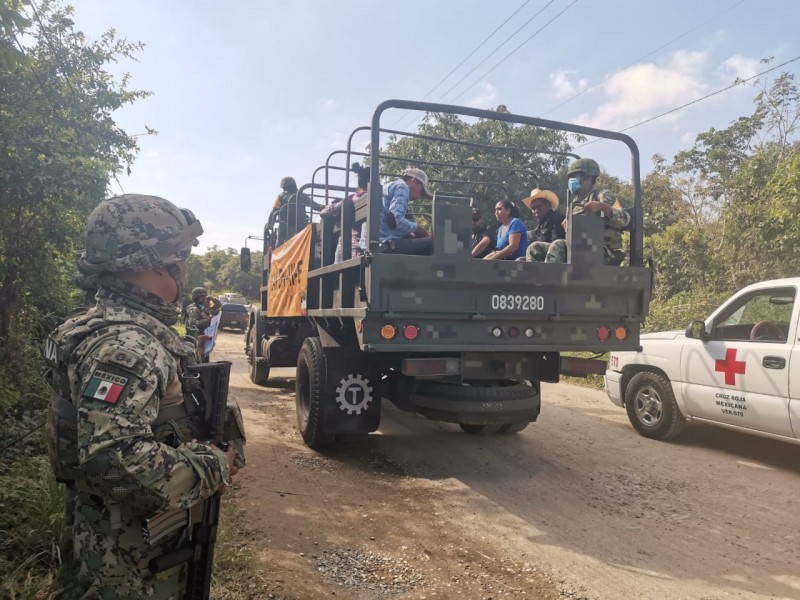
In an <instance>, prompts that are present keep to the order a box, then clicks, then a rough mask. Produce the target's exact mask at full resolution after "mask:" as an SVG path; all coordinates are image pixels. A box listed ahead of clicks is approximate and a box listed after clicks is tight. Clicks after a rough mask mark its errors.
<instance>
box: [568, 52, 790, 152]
mask: <svg viewBox="0 0 800 600" xmlns="http://www.w3.org/2000/svg"><path fill="white" fill-rule="evenodd" d="M796 60H800V56H795V57H794V58H791V59H789V60H787V61H786V62H783V63H781V64H779V65H775V66H774V67H771V68H769V69H767V70H766V71H761V73H757V74H756V75H753V76H751V77H748V78H747V79H739V78H737V79H736V81H734V82H733V83H732V84H731V85H729V86H727V87H724V88H722V89H719V90H717V91H715V92H711V93H710V94H706V95H705V96H703V97H702V98H697V99H696V100H692V101H691V102H687V103H686V104H681V105H680V106H676V107H675V108H673V109H670V110H668V111H666V112H663V113H661V114H660V115H656V116H654V117H650V118H648V119H645V120H644V121H639V122H638V123H634V124H633V125H629V126H628V127H626V128H625V129H620V130H619V131H620V133H622V132H623V131H629V130H631V129H633V128H634V127H639V125H644V124H645V123H650V122H651V121H655V120H656V119H660V118H661V117H665V116H667V115H669V114H672V113H674V112H677V111H679V110H681V109H683V108H686V107H687V106H691V105H692V104H697V103H698V102H702V101H703V100H707V99H708V98H711V97H712V96H716V95H717V94H721V93H722V92H726V91H728V90H729V89H731V88H734V87H736V86H737V85H742V84H743V83H747V82H748V81H751V80H752V79H755V78H757V77H761V76H762V75H765V74H767V73H769V72H770V71H774V70H775V69H780V68H781V67H785V66H786V65H788V64H791V63H793V62H794V61H796ZM601 139H603V138H595V139H593V140H592V141H591V142H586V143H585V144H581V145H580V146H575V148H573V150H577V149H578V148H583V147H584V146H588V145H589V144H594V143H595V142H598V141H600V140H601Z"/></svg>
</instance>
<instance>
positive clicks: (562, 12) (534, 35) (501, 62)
mask: <svg viewBox="0 0 800 600" xmlns="http://www.w3.org/2000/svg"><path fill="white" fill-rule="evenodd" d="M577 1H578V0H572V2H570V3H569V4H568V5H567V6H566V7H565V8H563V9H562V10H561V11H560V12H559V13H557V14H556V15H555V16H554V17H553V18H552V19H550V20H549V21H548V22H547V23H545V24H544V25H542V26H541V27H540V28H539V29H537V30H536V31H534V32H533V34H532V35H531V36H530V37H529V38H528V39H526V40H525V41H524V42H522V43H521V44H520V45H519V46H517V47H516V48H514V49H513V50H512V51H511V52H509V53H508V54H506V55H505V56H504V57H503V58H502V59H500V62H498V63H497V64H495V65H494V66H493V67H492V68H491V69H489V70H488V71H486V72H485V73H484V74H483V75H481V76H480V77H478V78H477V79H476V80H475V81H473V82H472V83H471V84H470V85H469V86H467V87H466V88H465V89H464V90H463V91H462V92H461V93H460V94H459V95H458V96H456V97H455V98H454V100H458V99H459V98H461V96H463V95H464V94H466V93H467V92H468V91H469V90H471V89H472V88H473V87H475V86H476V85H477V84H478V82H479V81H481V80H482V79H483V78H484V77H486V76H487V75H488V74H489V73H491V72H492V71H494V70H495V69H496V68H497V67H499V66H500V65H502V64H503V63H504V62H505V61H506V60H508V59H509V58H510V57H511V56H512V55H513V54H515V53H516V52H517V51H518V50H519V49H520V48H522V47H523V46H524V45H525V44H527V43H528V42H530V41H531V40H532V39H533V38H535V37H536V36H537V35H539V33H541V32H542V31H543V30H544V29H545V28H546V27H547V26H548V25H550V23H552V22H553V21H555V20H556V19H558V17H560V16H561V15H563V14H564V13H565V12H567V11H568V10H569V9H570V8H572V5H573V4H575V3H576V2H577ZM550 4H552V2H550V3H549V4H548V6H549V5H550ZM542 10H544V9H542ZM539 12H541V11H539ZM537 14H539V13H537ZM509 39H511V38H509ZM481 64H483V63H481ZM479 66H480V65H479ZM473 71H474V69H473ZM471 72H472V71H470V73H471ZM468 74H469V73H468ZM463 80H464V78H462V79H461V81H463ZM461 81H459V83H461ZM456 85H458V84H456ZM453 87H455V86H453ZM450 89H451V90H452V89H453V88H450ZM448 91H449V90H448Z"/></svg>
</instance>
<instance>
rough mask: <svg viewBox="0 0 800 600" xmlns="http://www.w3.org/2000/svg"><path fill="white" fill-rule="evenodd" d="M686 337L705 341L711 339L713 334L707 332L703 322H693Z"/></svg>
mask: <svg viewBox="0 0 800 600" xmlns="http://www.w3.org/2000/svg"><path fill="white" fill-rule="evenodd" d="M686 337H687V338H692V339H695V340H703V341H705V340H708V339H711V334H710V333H708V331H706V324H705V323H704V322H703V321H692V322H691V323H689V326H688V327H687V328H686Z"/></svg>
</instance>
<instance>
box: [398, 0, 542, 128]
mask: <svg viewBox="0 0 800 600" xmlns="http://www.w3.org/2000/svg"><path fill="white" fill-rule="evenodd" d="M530 1H531V0H525V2H523V3H522V4H520V5H519V8H517V10H515V11H514V12H513V13H511V14H510V15H509V16H508V18H507V19H506V20H505V21H503V22H502V23H500V25H499V26H497V27H496V28H495V30H494V31H493V32H492V33H490V34H489V35H488V36H486V37H485V38H484V40H483V41H482V42H481V43H480V44H478V45H477V46H476V47H475V49H474V50H473V51H472V52H470V53H469V54H468V55H467V57H466V58H465V59H464V60H462V61H461V62H460V63H458V64H457V65H456V66H455V67H454V68H453V69H452V70H451V71H450V72H449V73H448V74H447V75H445V76H444V77H442V78H441V79H440V80H439V82H438V83H437V84H436V85H435V86H433V87H432V88H431V89H430V91H429V92H428V93H427V94H425V95H424V96H423V98H422V99H423V100H425V99H427V98H428V97H429V96H430V95H431V94H432V93H433V92H435V91H436V88H438V87H439V86H440V85H442V84H443V83H444V82H445V81H447V79H448V78H449V77H450V76H451V75H452V74H453V73H455V72H456V71H457V70H458V69H460V68H461V66H462V65H463V64H464V63H465V62H467V61H468V60H469V59H470V58H472V56H473V55H474V54H475V53H476V52H477V51H478V50H480V49H481V48H482V47H483V46H484V45H485V44H486V42H488V41H489V40H490V39H492V37H494V34H495V33H497V32H498V31H500V30H501V29H502V28H503V27H505V24H506V23H508V22H509V21H510V20H511V19H512V18H513V17H514V16H515V15H516V14H517V13H518V12H519V11H521V10H522V9H523V8H524V7H525V5H527V4H528V3H529V2H530ZM409 114H413V113H406V114H405V115H404V116H402V117H400V118H399V119H397V120H396V121H395V122H394V123H393V124H392V127H393V128H394V127H396V126H397V125H398V124H399V123H400V122H402V121H404V120H405V119H406V117H408V116H409Z"/></svg>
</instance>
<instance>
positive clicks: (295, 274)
mask: <svg viewBox="0 0 800 600" xmlns="http://www.w3.org/2000/svg"><path fill="white" fill-rule="evenodd" d="M311 228H312V226H311V225H308V226H306V228H305V229H304V230H303V231H301V232H300V233H298V234H297V235H296V236H294V237H293V238H292V239H290V240H288V241H287V242H286V243H285V244H281V245H280V246H278V247H277V248H275V250H273V252H272V261H271V263H270V268H269V279H268V280H267V316H269V317H303V316H305V314H306V294H307V292H308V260H309V257H310V256H311V232H312V229H311Z"/></svg>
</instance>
